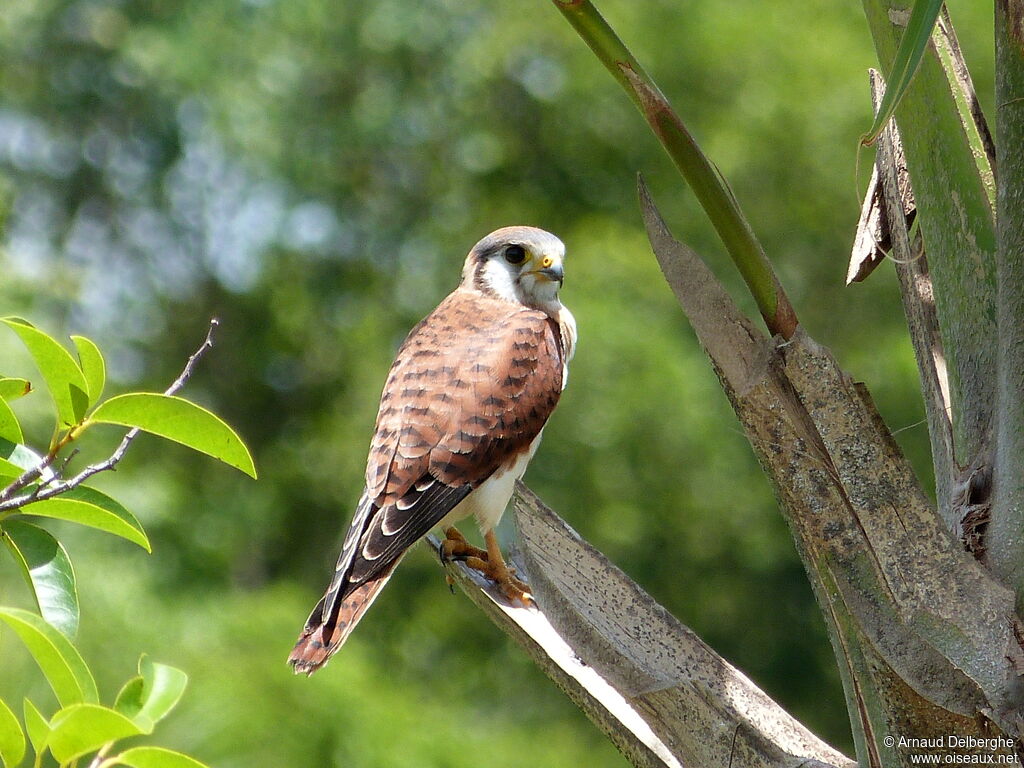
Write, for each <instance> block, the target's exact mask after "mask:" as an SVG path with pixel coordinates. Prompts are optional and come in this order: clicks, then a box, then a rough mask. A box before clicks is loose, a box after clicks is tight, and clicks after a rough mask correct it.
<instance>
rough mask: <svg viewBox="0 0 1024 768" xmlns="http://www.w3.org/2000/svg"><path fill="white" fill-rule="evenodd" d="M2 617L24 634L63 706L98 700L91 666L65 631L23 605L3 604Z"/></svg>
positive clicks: (21, 634) (22, 637)
mask: <svg viewBox="0 0 1024 768" xmlns="http://www.w3.org/2000/svg"><path fill="white" fill-rule="evenodd" d="M0 620H2V621H4V622H6V623H7V624H8V625H9V626H10V628H11V629H13V630H14V632H15V634H17V635H18V637H20V638H21V641H22V642H23V643H24V644H25V646H26V647H27V648H28V650H29V652H30V653H31V654H32V657H33V658H34V659H35V660H36V663H37V664H38V665H39V668H40V669H41V670H42V671H43V675H44V676H45V677H46V681H47V682H48V683H49V684H50V687H51V688H52V689H53V692H54V693H55V694H56V695H57V700H58V701H59V702H60V704H61V706H64V707H66V706H68V705H70V704H78V703H80V702H94V701H99V694H98V693H97V692H96V681H95V680H93V677H92V673H91V672H90V671H89V667H88V666H86V663H85V661H83V660H82V657H81V655H80V654H79V653H78V651H77V650H75V647H74V646H73V645H72V644H71V641H70V640H68V639H67V638H66V637H64V635H62V634H61V633H60V632H58V631H57V630H56V629H54V628H53V627H51V626H50V625H49V624H47V623H46V622H45V621H43V619H42V618H41V617H39V616H37V615H36V614H34V613H31V612H30V611H23V610H21V609H20V608H6V607H3V608H0Z"/></svg>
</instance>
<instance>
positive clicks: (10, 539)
mask: <svg viewBox="0 0 1024 768" xmlns="http://www.w3.org/2000/svg"><path fill="white" fill-rule="evenodd" d="M2 534H3V536H2V537H3V541H4V544H6V545H7V548H8V549H9V550H11V553H12V554H13V555H14V559H15V560H16V561H17V562H18V565H19V566H20V567H21V570H22V575H23V576H24V577H25V580H26V581H27V582H28V585H29V589H31V590H32V596H33V598H35V601H36V605H37V606H38V607H39V613H40V614H42V616H43V618H44V619H46V621H47V622H48V623H50V624H51V625H53V626H54V627H56V628H57V629H58V630H60V631H61V632H62V633H63V634H64V635H65V636H66V637H68V638H69V639H74V637H75V634H76V633H77V632H78V616H79V610H78V589H77V588H76V586H75V570H74V568H72V567H71V560H70V558H68V553H67V552H66V551H65V550H64V547H63V546H62V545H61V543H60V542H59V541H57V539H55V538H54V537H53V536H51V535H50V533H49V532H47V531H44V530H43V529H42V528H40V527H39V526H36V525H32V524H30V523H26V522H23V521H21V520H8V521H7V522H5V523H4V524H3V528H2Z"/></svg>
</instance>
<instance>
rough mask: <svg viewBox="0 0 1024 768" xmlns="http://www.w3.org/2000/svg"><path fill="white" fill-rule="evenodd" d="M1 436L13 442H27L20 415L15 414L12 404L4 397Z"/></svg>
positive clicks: (0, 404)
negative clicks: (19, 419) (20, 422)
mask: <svg viewBox="0 0 1024 768" xmlns="http://www.w3.org/2000/svg"><path fill="white" fill-rule="evenodd" d="M0 437H2V438H3V439H4V440H7V441H9V442H12V443H23V442H25V435H24V434H22V431H21V424H19V423H18V417H17V416H15V415H14V411H12V410H11V406H9V405H8V404H7V401H6V400H3V399H0Z"/></svg>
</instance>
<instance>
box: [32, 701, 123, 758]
mask: <svg viewBox="0 0 1024 768" xmlns="http://www.w3.org/2000/svg"><path fill="white" fill-rule="evenodd" d="M139 733H141V731H140V730H139V727H138V726H137V725H135V723H133V722H132V721H131V720H129V719H128V718H127V717H125V716H124V715H122V714H121V713H120V712H117V711H115V710H113V709H110V708H109V707H104V706H102V705H100V704H73V705H71V706H70V707H65V708H64V709H62V710H60V711H59V712H58V713H57V714H56V715H54V716H53V720H51V721H50V735H49V737H48V738H47V739H46V745H47V746H48V747H49V748H50V752H52V753H53V756H54V757H55V758H57V760H58V761H59V762H61V763H66V762H68V761H69V760H74V759H75V758H76V757H81V756H82V755H87V754H89V753H90V752H95V751H96V750H98V749H99V748H100V747H102V746H103V745H104V744H107V743H109V742H111V741H118V740H119V739H124V738H127V737H129V736H138V735H139Z"/></svg>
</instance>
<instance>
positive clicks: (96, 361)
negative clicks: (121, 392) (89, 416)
mask: <svg viewBox="0 0 1024 768" xmlns="http://www.w3.org/2000/svg"><path fill="white" fill-rule="evenodd" d="M71 341H73V342H74V343H75V349H76V350H78V362H79V364H80V367H81V369H82V374H83V375H84V376H85V382H86V384H88V385H89V388H88V390H87V391H88V393H89V405H94V404H95V403H96V401H97V400H99V399H100V395H102V394H103V386H104V384H106V382H107V364H106V363H105V362H104V361H103V354H102V353H101V352H100V348H99V347H97V346H96V343H95V342H94V341H93V340H92V339H87V338H86V337H85V336H72V337H71Z"/></svg>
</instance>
